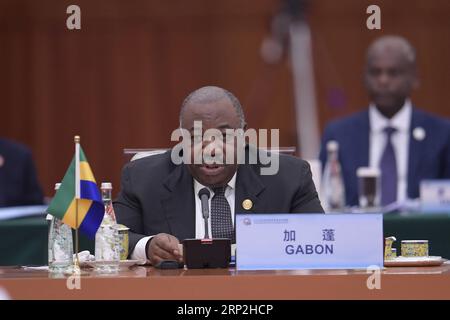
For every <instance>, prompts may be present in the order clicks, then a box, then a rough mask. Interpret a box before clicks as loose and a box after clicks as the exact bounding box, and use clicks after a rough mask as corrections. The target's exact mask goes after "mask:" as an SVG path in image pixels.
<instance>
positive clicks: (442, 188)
mask: <svg viewBox="0 0 450 320" xmlns="http://www.w3.org/2000/svg"><path fill="white" fill-rule="evenodd" d="M420 204H421V210H422V211H423V212H425V213H449V212H450V180H424V181H422V182H421V183H420Z"/></svg>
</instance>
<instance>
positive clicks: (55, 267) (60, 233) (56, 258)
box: [47, 183, 73, 273]
mask: <svg viewBox="0 0 450 320" xmlns="http://www.w3.org/2000/svg"><path fill="white" fill-rule="evenodd" d="M60 185H61V184H60V183H57V184H55V190H58V189H59V187H60ZM47 220H50V227H49V231H48V269H49V271H50V272H51V273H66V272H70V270H71V268H72V266H73V240H72V228H70V227H69V226H68V225H67V224H65V223H63V222H62V221H61V220H60V219H58V218H56V217H53V216H52V215H47Z"/></svg>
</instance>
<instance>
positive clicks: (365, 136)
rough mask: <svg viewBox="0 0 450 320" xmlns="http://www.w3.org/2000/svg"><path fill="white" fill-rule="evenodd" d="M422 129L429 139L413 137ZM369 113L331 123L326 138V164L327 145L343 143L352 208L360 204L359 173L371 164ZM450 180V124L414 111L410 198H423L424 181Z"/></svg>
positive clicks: (323, 150) (341, 150)
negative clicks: (422, 187) (420, 192)
mask: <svg viewBox="0 0 450 320" xmlns="http://www.w3.org/2000/svg"><path fill="white" fill-rule="evenodd" d="M418 127H421V128H423V129H424V130H425V133H426V136H425V138H424V139H423V140H421V141H419V140H416V139H415V138H414V136H413V134H412V132H413V130H414V129H415V128H418ZM369 134H370V124H369V112H368V110H366V111H363V112H359V113H356V114H354V115H351V116H349V117H346V118H344V119H341V120H337V121H334V122H332V123H330V124H329V125H328V126H327V127H326V129H325V132H324V135H323V138H322V148H321V152H320V160H321V161H322V164H325V162H326V158H327V154H326V143H327V142H328V141H330V140H336V141H337V142H338V143H339V160H340V162H341V166H342V170H343V175H344V183H345V192H346V198H347V199H346V200H347V204H348V205H357V204H358V181H357V177H356V170H357V169H358V168H359V167H367V166H368V165H369V141H370V140H369ZM448 178H450V122H449V121H448V120H446V119H441V118H438V117H436V116H433V115H430V114H428V113H425V112H423V111H420V110H418V109H416V108H413V111H412V116H411V125H410V140H409V156H408V190H407V196H408V197H409V198H412V199H414V198H417V197H419V185H420V181H421V180H423V179H448Z"/></svg>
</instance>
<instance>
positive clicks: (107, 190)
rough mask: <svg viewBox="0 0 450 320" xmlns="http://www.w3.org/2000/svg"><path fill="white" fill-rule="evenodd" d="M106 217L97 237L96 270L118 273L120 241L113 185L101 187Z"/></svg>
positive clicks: (107, 184) (103, 184)
mask: <svg viewBox="0 0 450 320" xmlns="http://www.w3.org/2000/svg"><path fill="white" fill-rule="evenodd" d="M101 190H102V199H103V203H104V205H105V215H104V216H103V220H102V223H101V224H100V227H99V228H98V230H97V233H96V235H95V268H96V271H97V272H99V273H116V272H117V271H119V265H120V240H119V230H118V227H117V223H116V217H115V214H114V208H113V205H112V197H111V194H112V185H111V183H109V182H103V183H102V186H101Z"/></svg>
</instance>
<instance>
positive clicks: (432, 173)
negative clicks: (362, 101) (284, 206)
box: [320, 36, 450, 205]
mask: <svg viewBox="0 0 450 320" xmlns="http://www.w3.org/2000/svg"><path fill="white" fill-rule="evenodd" d="M365 83H366V87H367V90H368V93H369V97H370V99H371V103H370V105H369V108H368V110H365V111H363V112H360V113H357V114H354V115H351V116H349V117H346V118H344V119H341V120H338V121H335V122H332V123H330V124H329V125H328V126H327V127H326V129H325V132H324V136H323V140H322V149H321V154H320V159H321V161H322V164H325V162H326V160H327V154H326V144H327V142H328V141H330V140H335V141H337V142H338V143H339V160H340V163H341V166H342V171H343V176H344V184H345V191H346V202H347V205H357V204H358V189H357V183H358V182H357V176H356V171H357V169H358V167H367V166H370V167H376V168H380V171H381V203H382V205H387V204H390V203H393V202H396V201H400V202H401V201H403V200H405V199H408V198H410V199H414V198H417V197H418V196H419V185H420V181H421V180H423V179H441V178H447V179H448V178H450V122H449V121H448V120H446V119H440V118H438V117H436V116H433V115H430V114H428V113H425V112H423V111H421V110H419V109H417V108H416V107H414V106H413V105H412V103H411V101H410V98H409V97H410V95H411V91H412V90H413V88H415V87H416V86H417V84H418V79H417V75H416V54H415V50H414V48H413V47H412V46H411V44H410V43H409V42H408V41H407V40H405V39H404V38H401V37H398V36H384V37H381V38H379V39H377V40H376V41H375V42H374V43H372V44H371V46H370V47H369V49H368V52H367V61H366V69H365Z"/></svg>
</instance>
